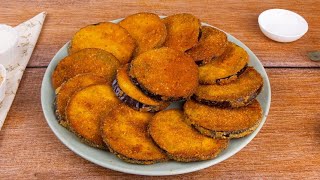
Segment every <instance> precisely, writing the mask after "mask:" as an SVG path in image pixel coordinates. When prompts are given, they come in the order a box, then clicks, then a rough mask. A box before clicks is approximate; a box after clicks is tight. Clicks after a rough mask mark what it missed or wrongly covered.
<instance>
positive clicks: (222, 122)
mask: <svg viewBox="0 0 320 180" xmlns="http://www.w3.org/2000/svg"><path fill="white" fill-rule="evenodd" d="M183 109H184V113H185V115H186V121H188V123H189V124H192V125H193V127H195V128H196V129H197V130H198V131H199V132H200V133H201V134H204V135H206V136H209V137H213V138H222V139H231V138H241V137H244V136H246V135H249V134H251V133H252V132H253V131H254V130H255V129H256V128H257V127H258V126H259V124H260V122H261V119H262V109H261V107H260V104H259V102H258V101H257V100H253V101H252V103H251V104H250V105H248V106H245V107H240V108H233V109H230V108H219V107H212V106H207V105H204V104H200V103H197V102H195V101H193V100H188V101H187V102H186V103H185V104H184V106H183Z"/></svg>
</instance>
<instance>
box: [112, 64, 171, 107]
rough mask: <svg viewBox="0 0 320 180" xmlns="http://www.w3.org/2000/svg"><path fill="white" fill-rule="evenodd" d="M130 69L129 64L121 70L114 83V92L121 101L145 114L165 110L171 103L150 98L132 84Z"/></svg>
mask: <svg viewBox="0 0 320 180" xmlns="http://www.w3.org/2000/svg"><path fill="white" fill-rule="evenodd" d="M128 68H129V65H128V64H126V65H125V66H122V67H121V68H119V69H118V71H117V77H116V79H115V80H114V81H113V83H112V87H113V90H114V91H115V93H116V95H117V96H118V97H119V99H120V100H121V101H122V102H124V103H126V104H127V105H128V106H130V107H132V108H134V109H136V110H139V111H143V112H156V111H160V110H162V109H165V108H166V107H167V106H168V105H169V103H167V102H163V101H156V100H154V99H152V98H150V97H148V96H147V95H145V94H144V93H143V92H142V91H141V90H140V89H139V88H138V87H137V86H135V85H134V84H133V83H132V82H131V80H130V77H129V75H128Z"/></svg>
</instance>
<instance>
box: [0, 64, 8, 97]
mask: <svg viewBox="0 0 320 180" xmlns="http://www.w3.org/2000/svg"><path fill="white" fill-rule="evenodd" d="M6 78H7V71H6V68H5V67H4V66H3V65H2V64H0V102H2V100H3V99H4V96H5V93H6V84H7V83H6Z"/></svg>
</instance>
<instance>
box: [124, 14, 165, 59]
mask: <svg viewBox="0 0 320 180" xmlns="http://www.w3.org/2000/svg"><path fill="white" fill-rule="evenodd" d="M119 25H120V26H121V27H123V28H125V29H126V30H127V31H128V32H129V33H130V35H131V36H132V37H133V38H134V39H135V40H136V42H137V48H136V51H135V53H134V56H137V55H139V54H141V53H143V52H146V51H148V50H150V49H154V48H157V47H160V46H162V44H163V43H164V41H165V39H166V37H167V30H166V26H165V24H164V23H163V22H162V20H161V19H160V18H159V16H158V15H156V14H153V13H145V12H144V13H137V14H133V15H130V16H128V17H126V18H125V19H124V20H122V21H121V22H120V23H119Z"/></svg>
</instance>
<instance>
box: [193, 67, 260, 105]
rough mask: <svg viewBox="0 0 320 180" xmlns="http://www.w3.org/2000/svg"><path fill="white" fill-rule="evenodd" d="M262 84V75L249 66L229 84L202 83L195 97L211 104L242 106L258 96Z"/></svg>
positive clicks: (199, 100)
mask: <svg viewBox="0 0 320 180" xmlns="http://www.w3.org/2000/svg"><path fill="white" fill-rule="evenodd" d="M262 86H263V79H262V77H261V75H260V74H259V73H258V72H257V71H256V70H255V69H254V68H253V67H248V68H247V69H246V71H245V72H244V73H243V74H242V75H241V76H240V77H239V78H238V79H237V80H235V81H233V82H231V83H229V84H225V85H217V84H214V85H200V86H199V87H198V89H197V91H196V92H195V94H194V95H193V99H195V100H197V101H198V102H201V103H204V104H207V105H210V106H220V107H232V108H236V107H242V106H247V105H248V104H250V102H251V101H252V100H253V99H254V98H256V97H257V95H258V94H259V93H260V91H261V89H262Z"/></svg>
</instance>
